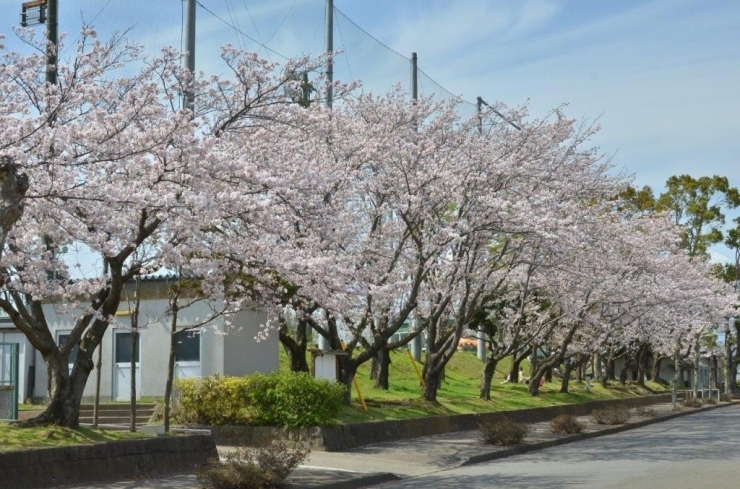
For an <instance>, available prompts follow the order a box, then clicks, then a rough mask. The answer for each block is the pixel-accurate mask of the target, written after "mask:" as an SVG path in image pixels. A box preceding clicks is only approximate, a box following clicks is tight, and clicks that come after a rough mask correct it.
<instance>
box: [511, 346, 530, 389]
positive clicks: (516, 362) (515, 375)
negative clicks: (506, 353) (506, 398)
mask: <svg viewBox="0 0 740 489" xmlns="http://www.w3.org/2000/svg"><path fill="white" fill-rule="evenodd" d="M525 358H527V355H526V354H525V355H520V356H519V357H517V356H516V353H515V354H514V356H513V357H512V359H511V370H509V382H511V383H512V384H516V383H518V382H521V381H522V379H520V378H519V367H520V366H521V364H522V362H523V361H524V359H525Z"/></svg>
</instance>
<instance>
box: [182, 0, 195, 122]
mask: <svg viewBox="0 0 740 489" xmlns="http://www.w3.org/2000/svg"><path fill="white" fill-rule="evenodd" d="M185 1H187V3H188V4H187V10H186V12H185V49H186V51H187V52H188V54H187V57H186V58H185V67H186V68H187V69H188V71H189V72H190V77H191V82H190V85H189V86H188V88H187V89H186V90H185V93H184V101H183V102H184V103H183V105H184V106H185V108H186V109H187V110H190V111H191V112H192V111H194V110H195V93H193V82H194V80H195V0H185Z"/></svg>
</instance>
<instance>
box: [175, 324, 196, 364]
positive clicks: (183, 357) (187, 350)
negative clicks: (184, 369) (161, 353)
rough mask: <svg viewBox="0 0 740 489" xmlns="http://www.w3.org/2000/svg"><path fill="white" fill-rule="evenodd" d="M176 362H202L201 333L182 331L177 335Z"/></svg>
mask: <svg viewBox="0 0 740 489" xmlns="http://www.w3.org/2000/svg"><path fill="white" fill-rule="evenodd" d="M175 343H176V349H175V360H176V361H178V362H200V331H180V332H179V333H177V334H176V335H175Z"/></svg>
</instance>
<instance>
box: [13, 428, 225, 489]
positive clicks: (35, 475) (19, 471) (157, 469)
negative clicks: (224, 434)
mask: <svg viewBox="0 0 740 489" xmlns="http://www.w3.org/2000/svg"><path fill="white" fill-rule="evenodd" d="M217 457H218V453H217V452H216V445H215V443H214V441H213V438H211V437H210V436H206V435H195V436H167V437H158V438H149V439H141V440H126V441H120V442H112V443H97V444H95V445H77V446H71V447H61V448H42V449H35V450H17V451H12V452H5V453H0V474H2V476H1V479H2V487H4V488H14V487H18V488H20V487H22V488H24V489H34V488H44V487H60V486H64V487H66V486H67V485H78V484H88V483H89V484H93V483H100V482H105V481H120V480H125V479H131V478H141V477H157V476H164V475H171V474H178V473H188V472H191V471H192V470H193V467H195V466H196V465H205V464H207V463H208V461H209V460H210V459H214V458H217Z"/></svg>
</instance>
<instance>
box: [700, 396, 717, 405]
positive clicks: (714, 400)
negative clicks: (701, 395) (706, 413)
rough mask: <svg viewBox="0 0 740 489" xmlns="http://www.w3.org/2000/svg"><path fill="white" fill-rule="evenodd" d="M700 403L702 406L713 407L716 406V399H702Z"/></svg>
mask: <svg viewBox="0 0 740 489" xmlns="http://www.w3.org/2000/svg"><path fill="white" fill-rule="evenodd" d="M702 402H703V403H704V404H711V405H715V404H717V398H716V397H707V398H706V399H702Z"/></svg>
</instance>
